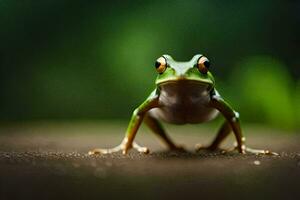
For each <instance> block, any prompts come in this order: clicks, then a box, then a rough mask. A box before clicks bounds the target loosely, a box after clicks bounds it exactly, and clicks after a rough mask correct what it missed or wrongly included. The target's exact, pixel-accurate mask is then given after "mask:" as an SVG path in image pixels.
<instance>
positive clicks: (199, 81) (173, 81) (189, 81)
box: [156, 77, 214, 87]
mask: <svg viewBox="0 0 300 200" xmlns="http://www.w3.org/2000/svg"><path fill="white" fill-rule="evenodd" d="M167 84H182V85H184V84H195V85H196V84H198V85H207V86H211V87H212V86H213V85H214V83H213V82H212V81H211V80H208V79H200V78H197V79H191V78H188V79H187V78H184V77H178V78H170V79H165V80H158V81H156V85H167Z"/></svg>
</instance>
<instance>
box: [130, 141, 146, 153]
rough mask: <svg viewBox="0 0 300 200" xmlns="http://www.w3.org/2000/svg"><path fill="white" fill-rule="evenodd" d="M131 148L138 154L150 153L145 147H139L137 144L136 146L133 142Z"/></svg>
mask: <svg viewBox="0 0 300 200" xmlns="http://www.w3.org/2000/svg"><path fill="white" fill-rule="evenodd" d="M132 147H133V148H134V149H136V150H137V151H138V152H140V153H144V154H149V153H150V150H149V149H148V148H147V147H143V146H140V145H139V144H137V143H136V142H133V143H132Z"/></svg>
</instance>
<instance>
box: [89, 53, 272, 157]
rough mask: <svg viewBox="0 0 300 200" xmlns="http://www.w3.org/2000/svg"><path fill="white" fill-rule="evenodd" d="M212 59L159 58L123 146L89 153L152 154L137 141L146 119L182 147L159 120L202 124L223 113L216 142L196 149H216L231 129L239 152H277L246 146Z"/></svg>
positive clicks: (171, 146)
mask: <svg viewBox="0 0 300 200" xmlns="http://www.w3.org/2000/svg"><path fill="white" fill-rule="evenodd" d="M209 65H210V63H209V61H208V59H207V58H206V57H204V56H203V55H201V54H198V55H195V56H194V57H193V58H192V59H191V60H190V61H188V62H177V61H175V60H173V58H172V57H171V56H169V55H163V56H162V57H160V58H158V59H157V61H156V63H155V67H156V70H157V71H158V73H159V74H158V76H157V79H156V82H155V84H156V88H155V90H154V91H153V92H152V93H151V94H150V96H149V97H148V98H147V99H146V100H145V101H144V102H143V103H142V104H141V105H140V106H138V107H137V108H136V109H135V110H134V111H133V114H132V117H131V120H130V122H129V125H128V128H127V131H126V134H125V138H124V139H123V141H122V142H121V144H120V145H118V146H117V147H114V148H111V149H94V150H93V151H90V152H89V154H90V155H91V154H110V153H114V152H119V151H121V152H122V153H123V154H126V153H127V152H128V150H129V149H131V148H134V149H136V150H137V151H139V152H143V153H149V149H148V148H146V147H142V146H140V145H138V144H137V143H136V142H134V138H135V136H136V133H137V131H138V129H139V127H140V125H141V123H142V121H143V120H144V122H145V123H146V124H147V125H148V126H149V128H150V129H151V130H152V131H153V132H154V133H155V134H156V135H158V136H159V137H160V138H161V139H162V140H163V142H164V143H165V144H166V145H167V146H168V147H169V149H170V150H183V148H182V147H180V146H178V145H176V144H175V143H174V142H173V141H172V140H171V139H170V137H169V136H168V135H167V134H166V132H165V130H164V129H163V127H162V125H161V124H160V122H159V121H160V120H161V121H164V122H168V123H172V124H187V123H192V124H196V123H203V122H207V121H210V120H212V119H214V118H215V117H216V116H217V115H218V114H222V115H223V116H224V118H225V122H224V123H223V125H222V126H221V128H220V130H219V132H218V134H217V136H216V138H215V139H214V141H213V142H212V143H211V144H210V145H209V146H206V147H203V146H199V145H198V148H197V150H200V149H206V150H211V151H213V150H217V149H218V147H219V145H220V143H221V142H222V141H223V140H224V139H225V138H226V136H228V135H229V133H230V132H231V131H232V132H233V133H234V135H235V139H236V143H237V145H236V147H235V148H234V149H236V150H238V152H239V153H242V154H245V153H255V154H275V153H273V152H270V151H268V150H256V149H250V148H248V147H246V146H245V138H244V137H243V135H242V131H241V127H240V122H239V113H238V112H236V111H234V110H233V108H232V107H231V106H230V105H229V104H228V103H227V102H226V101H225V100H224V99H223V98H222V97H221V96H220V94H219V93H218V92H217V90H216V88H215V80H214V77H213V75H212V74H211V72H210V71H209V70H208V69H209Z"/></svg>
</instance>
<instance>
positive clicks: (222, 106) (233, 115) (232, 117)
mask: <svg viewBox="0 0 300 200" xmlns="http://www.w3.org/2000/svg"><path fill="white" fill-rule="evenodd" d="M209 106H211V107H213V108H216V109H217V110H219V111H220V112H221V113H222V114H223V116H224V117H225V118H226V122H225V123H224V124H223V126H222V127H221V129H220V131H219V133H218V135H217V137H216V138H215V140H214V141H213V142H212V144H211V145H210V146H208V147H206V149H208V150H215V149H217V148H218V146H219V145H220V143H221V142H222V141H223V140H224V139H225V138H226V137H227V136H228V135H229V133H230V132H231V130H232V131H233V133H234V135H235V138H236V143H237V145H236V147H235V149H237V150H238V152H239V153H242V154H245V153H254V154H266V155H278V154H277V153H275V152H271V151H269V150H259V149H252V148H248V147H246V145H245V140H246V139H245V137H243V135H242V130H241V127H240V121H239V113H238V112H236V111H234V110H233V108H231V106H230V105H229V104H228V103H227V102H226V101H225V100H224V99H223V98H222V97H221V96H220V95H219V94H218V92H217V91H214V92H213V93H212V94H211V100H210V102H209ZM200 149H201V147H200Z"/></svg>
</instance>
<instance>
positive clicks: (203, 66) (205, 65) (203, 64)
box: [197, 56, 210, 74]
mask: <svg viewBox="0 0 300 200" xmlns="http://www.w3.org/2000/svg"><path fill="white" fill-rule="evenodd" d="M209 66H210V62H209V60H208V59H207V58H206V57H204V56H202V57H200V58H199V60H198V63H197V68H198V69H199V71H200V72H201V73H203V74H206V73H207V72H208V69H209Z"/></svg>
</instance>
